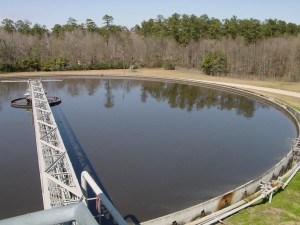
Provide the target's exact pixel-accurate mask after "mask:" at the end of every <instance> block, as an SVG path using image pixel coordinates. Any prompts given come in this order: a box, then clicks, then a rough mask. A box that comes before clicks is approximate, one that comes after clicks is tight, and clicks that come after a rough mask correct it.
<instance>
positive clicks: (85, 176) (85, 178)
mask: <svg viewBox="0 0 300 225" xmlns="http://www.w3.org/2000/svg"><path fill="white" fill-rule="evenodd" d="M88 184H89V186H90V187H91V188H92V190H93V191H94V193H95V194H96V195H97V197H98V198H99V202H98V209H100V203H102V204H103V205H104V206H105V207H106V209H107V210H108V211H109V213H110V214H111V215H112V216H113V218H114V219H115V220H116V222H117V223H118V224H119V225H127V223H126V221H125V220H124V218H123V217H122V216H121V214H120V213H119V212H118V210H117V209H116V208H115V207H114V205H113V204H112V203H111V202H110V201H109V199H108V198H107V197H106V195H105V194H104V193H103V191H102V190H101V188H100V187H99V186H98V185H97V184H96V182H95V181H94V179H93V178H92V177H91V175H90V174H89V173H88V172H87V171H83V172H82V173H81V186H82V188H83V190H84V192H85V193H83V194H84V195H85V197H87V190H88Z"/></svg>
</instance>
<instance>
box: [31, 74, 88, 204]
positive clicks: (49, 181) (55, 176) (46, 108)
mask: <svg viewBox="0 0 300 225" xmlns="http://www.w3.org/2000/svg"><path fill="white" fill-rule="evenodd" d="M28 91H29V93H30V95H31V99H32V111H33V118H34V128H35V135H36V145H37V153H38V161H39V170H40V177H41V186H42V195H43V203H44V208H45V209H50V208H54V207H59V206H65V205H69V204H71V203H76V202H79V201H80V200H81V199H82V196H83V193H82V191H81V188H80V185H79V182H78V180H77V178H76V175H75V172H74V169H73V166H72V163H71V161H70V159H69V156H68V153H67V151H66V148H65V146H64V143H63V140H62V138H61V135H60V133H59V129H58V127H57V124H56V122H55V119H54V117H53V114H52V111H51V109H50V105H49V103H48V100H47V97H46V94H45V91H44V88H43V86H42V82H41V80H29V81H28Z"/></svg>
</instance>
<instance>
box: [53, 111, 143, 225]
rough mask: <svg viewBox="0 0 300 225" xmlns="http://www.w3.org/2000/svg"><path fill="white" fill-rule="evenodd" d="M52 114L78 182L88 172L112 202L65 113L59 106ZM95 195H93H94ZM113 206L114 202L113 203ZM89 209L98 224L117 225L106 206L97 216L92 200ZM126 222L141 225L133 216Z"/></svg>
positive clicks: (89, 191)
mask: <svg viewBox="0 0 300 225" xmlns="http://www.w3.org/2000/svg"><path fill="white" fill-rule="evenodd" d="M51 109H52V112H53V115H54V118H55V120H56V123H57V126H58V129H59V131H60V134H61V137H62V139H63V141H64V144H65V147H66V150H67V152H68V155H69V157H70V160H71V162H72V165H73V168H74V170H75V173H76V176H77V179H78V182H79V183H81V172H82V171H87V172H88V173H89V174H90V175H91V176H92V177H93V179H94V180H95V182H96V183H97V184H98V186H99V187H100V188H101V190H102V191H103V193H104V194H105V195H106V196H107V198H108V199H109V200H110V202H112V200H111V198H110V197H109V195H108V193H107V191H106V190H105V188H104V185H103V184H102V182H101V180H100V178H99V177H98V176H97V173H96V171H95V170H94V168H93V166H92V164H91V162H90V161H89V159H88V157H87V155H86V154H85V152H84V150H83V148H82V146H81V145H80V143H79V141H78V139H77V137H76V135H75V133H74V131H73V129H72V127H71V125H70V124H69V122H68V120H67V118H66V116H65V114H64V112H63V111H62V109H61V108H60V107H59V106H56V107H52V108H51ZM88 193H89V196H88V198H94V197H95V196H94V194H93V191H92V190H91V189H89V190H88ZM92 194H93V195H92ZM112 204H113V202H112ZM88 205H89V208H90V210H91V212H92V213H93V212H94V213H93V215H94V216H95V218H96V219H97V221H98V222H100V218H101V224H103V225H113V224H116V222H115V221H114V220H113V217H112V216H111V215H110V214H109V212H108V211H107V209H106V208H105V207H104V206H101V215H98V214H97V211H98V210H97V207H96V201H95V200H92V201H89V203H88ZM125 220H130V222H131V224H140V222H139V220H138V219H137V218H136V217H135V216H133V215H127V216H125Z"/></svg>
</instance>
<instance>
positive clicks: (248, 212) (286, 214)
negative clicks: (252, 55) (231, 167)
mask: <svg viewBox="0 0 300 225" xmlns="http://www.w3.org/2000/svg"><path fill="white" fill-rule="evenodd" d="M101 74H104V75H107V76H113V75H123V74H124V71H123V70H100V71H63V72H51V73H50V72H48V73H47V72H39V73H10V74H1V75H0V76H2V77H11V76H13V77H17V76H35V75H36V76H61V75H63V76H64V75H65V76H70V75H72V76H76V75H81V76H83V75H92V76H94V75H101ZM126 75H129V76H137V77H139V76H147V77H159V78H185V79H197V80H207V81H215V82H225V83H234V84H246V85H251V86H259V87H267V88H274V89H279V90H286V91H293V92H298V93H299V92H300V82H297V83H292V82H278V81H258V80H246V79H238V78H229V77H214V76H207V75H203V74H201V73H200V72H199V71H196V70H187V69H177V70H172V71H168V70H164V69H139V70H137V72H128V71H126ZM251 91H254V92H257V93H261V94H264V95H266V96H270V97H272V98H276V99H278V100H281V101H283V102H286V103H287V104H289V105H291V106H293V107H294V108H296V109H297V110H298V111H300V99H299V98H297V97H291V96H287V95H282V94H275V93H271V92H263V91H257V90H253V89H251ZM224 223H225V224H227V225H248V224H249V225H250V224H251V225H252V224H255V225H269V224H270V225H271V224H272V225H273V224H279V225H294V224H295V225H296V224H300V173H298V174H297V175H296V176H295V178H294V179H293V180H292V181H291V183H290V184H289V186H288V187H287V188H286V189H285V190H284V191H282V192H279V193H277V194H276V195H275V196H274V197H273V201H272V203H271V204H269V203H268V201H267V202H260V203H258V204H256V205H255V206H251V207H249V208H247V209H245V210H242V211H241V212H239V213H237V214H236V215H234V216H232V217H230V218H228V219H226V220H225V221H224Z"/></svg>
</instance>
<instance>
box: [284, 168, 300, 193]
mask: <svg viewBox="0 0 300 225" xmlns="http://www.w3.org/2000/svg"><path fill="white" fill-rule="evenodd" d="M299 170H300V164H299V165H298V166H297V168H296V169H295V170H294V172H293V173H292V175H291V176H290V177H289V179H287V181H286V182H285V183H284V185H283V186H282V189H285V188H286V186H288V184H289V183H290V181H291V180H292V179H293V178H294V176H295V175H296V174H297V172H298V171H299Z"/></svg>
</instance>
